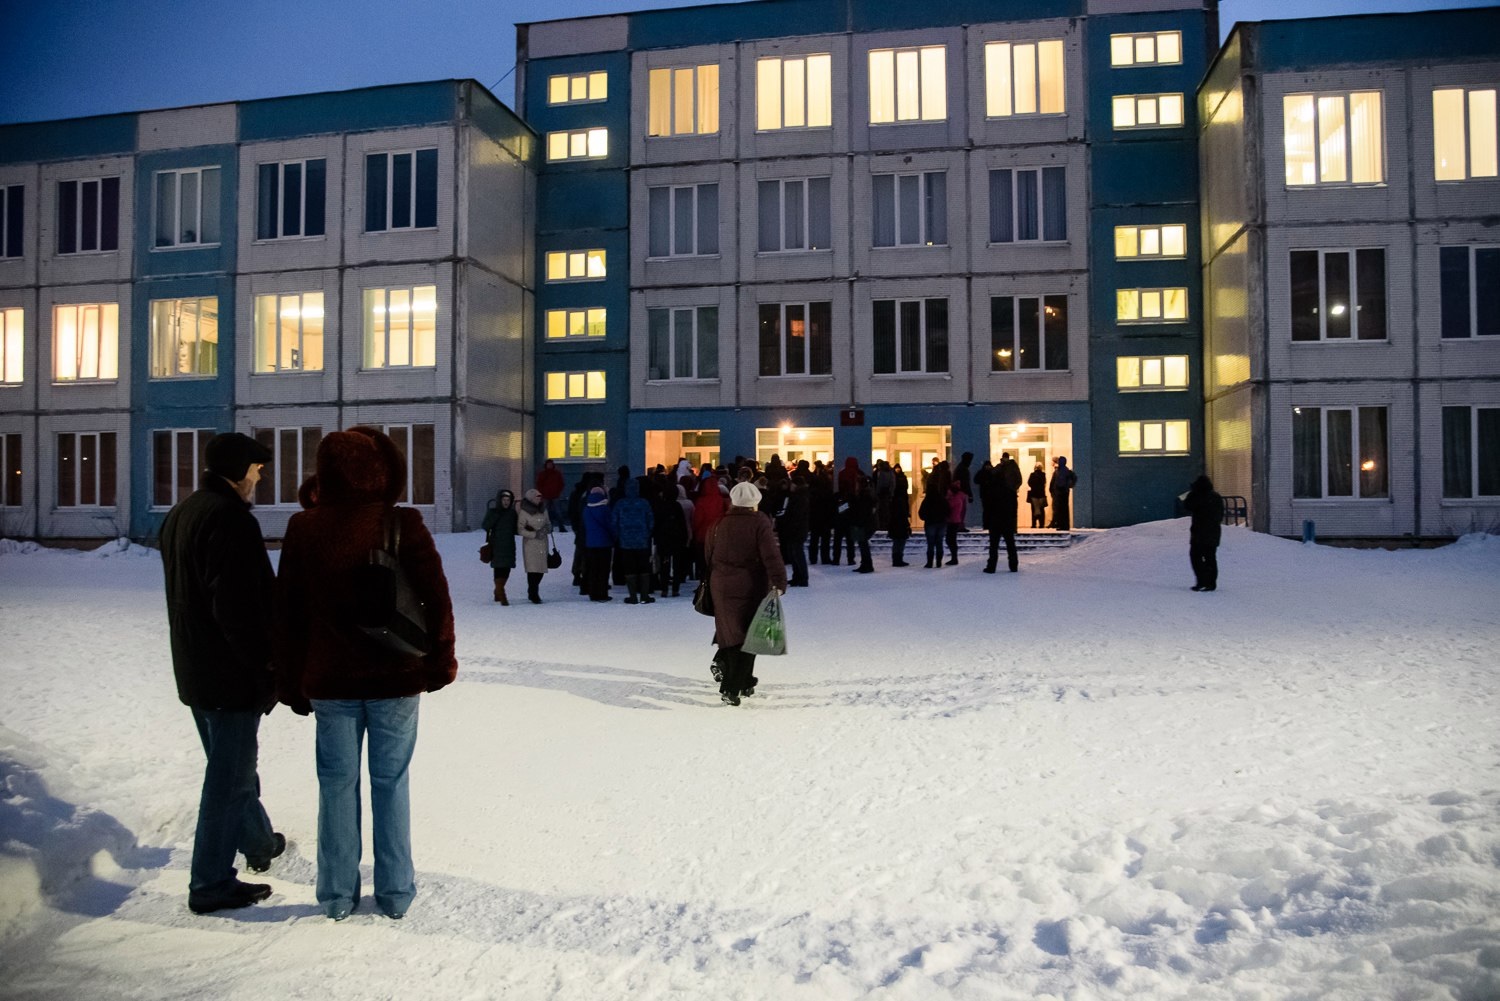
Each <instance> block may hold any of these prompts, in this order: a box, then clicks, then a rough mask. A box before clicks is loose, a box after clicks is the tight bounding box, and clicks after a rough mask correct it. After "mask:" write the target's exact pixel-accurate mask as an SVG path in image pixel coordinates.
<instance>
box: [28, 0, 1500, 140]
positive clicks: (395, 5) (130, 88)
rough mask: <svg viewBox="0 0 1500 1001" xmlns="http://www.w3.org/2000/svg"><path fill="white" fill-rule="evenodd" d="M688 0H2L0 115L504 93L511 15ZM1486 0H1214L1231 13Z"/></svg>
mask: <svg viewBox="0 0 1500 1001" xmlns="http://www.w3.org/2000/svg"><path fill="white" fill-rule="evenodd" d="M695 2H698V0H7V2H5V3H4V4H3V5H0V6H3V7H4V8H5V9H6V11H7V12H6V15H5V18H4V20H5V27H4V30H3V31H0V67H4V72H3V73H0V124H4V123H9V122H27V121H42V120H46V119H52V118H75V117H78V116H81V115H97V114H109V113H113V112H120V111H144V110H149V109H153V108H172V107H178V106H182V105H191V104H207V103H212V102H216V101H234V100H244V99H250V98H257V97H276V96H280V95H284V94H299V93H308V92H316V91H325V90H348V89H350V88H353V87H365V86H371V85H375V84H386V83H402V82H407V81H415V80H442V79H449V78H462V77H474V78H475V79H477V80H479V81H480V82H481V83H483V84H485V85H486V86H489V87H490V88H491V89H492V90H493V91H494V92H495V95H496V96H497V97H499V98H500V99H501V100H502V101H504V102H505V103H507V104H512V103H514V98H515V84H514V80H513V78H512V76H511V75H510V74H511V70H512V68H513V67H514V64H515V27H514V25H515V22H517V21H541V20H548V19H551V18H561V17H576V16H581V15H589V14H607V13H614V12H619V11H631V10H643V9H648V8H657V7H686V6H690V5H692V4H693V3H695ZM1488 6H1493V2H1492V0H1220V8H1219V10H1220V21H1221V23H1222V26H1223V30H1224V31H1225V32H1227V31H1228V30H1229V27H1230V25H1232V24H1233V23H1234V22H1235V21H1260V20H1269V19H1272V18H1276V17H1282V16H1286V15H1288V14H1296V15H1298V16H1304V17H1316V16H1323V15H1331V14H1354V13H1386V12H1391V11H1408V10H1433V9H1438V8H1447V7H1488Z"/></svg>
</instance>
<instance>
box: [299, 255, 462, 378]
mask: <svg viewBox="0 0 1500 1001" xmlns="http://www.w3.org/2000/svg"><path fill="white" fill-rule="evenodd" d="M420 285H434V286H436V288H437V334H436V338H435V347H436V352H435V361H436V364H434V365H431V366H425V367H411V368H380V369H364V368H363V367H362V363H363V350H364V291H365V289H378V288H412V287H416V286H420ZM453 293H454V280H453V265H452V264H451V263H424V264H400V265H383V266H370V267H364V268H350V269H347V270H346V271H345V272H344V289H343V316H344V317H345V318H347V322H344V323H343V324H341V327H340V329H341V330H342V331H344V336H343V337H341V338H340V339H339V346H340V359H339V364H340V366H341V368H342V371H343V385H344V399H345V400H347V401H350V402H355V401H366V400H410V399H431V398H433V397H448V396H449V395H450V394H451V393H452V389H453V379H452V372H453V339H454V338H453V329H454V327H453V324H454V295H453ZM327 364H333V360H332V359H331V358H330V359H328V360H327Z"/></svg>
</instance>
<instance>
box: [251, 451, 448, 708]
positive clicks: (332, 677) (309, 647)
mask: <svg viewBox="0 0 1500 1001" xmlns="http://www.w3.org/2000/svg"><path fill="white" fill-rule="evenodd" d="M317 463H318V496H317V503H316V505H315V506H314V507H312V508H311V509H309V510H306V511H302V512H300V513H298V514H294V515H293V516H292V518H291V520H290V521H289V522H287V528H286V538H285V539H284V541H283V542H282V547H281V569H280V573H279V574H278V576H277V580H276V628H275V633H274V636H275V642H274V647H273V648H274V650H275V660H276V673H277V679H276V680H277V693H278V695H279V697H280V699H281V701H283V702H285V703H286V704H287V705H290V706H292V707H293V708H294V709H298V710H299V711H305V710H306V709H307V703H308V700H310V699H389V698H404V697H406V696H409V695H416V694H418V693H421V692H435V691H437V690H438V689H440V688H442V687H444V686H445V685H447V684H449V683H450V682H452V681H453V679H454V677H455V676H456V675H457V673H458V662H457V661H456V660H455V659H454V655H453V603H452V601H451V599H450V598H449V595H448V579H447V578H446V577H445V576H444V575H443V562H442V559H441V558H440V557H439V556H438V552H437V547H436V546H435V545H434V544H433V541H432V536H431V534H429V533H428V531H427V526H426V525H424V524H423V523H422V515H421V513H420V512H418V511H417V510H416V509H414V508H409V507H395V502H396V499H397V498H399V497H400V496H401V495H402V494H403V493H404V492H405V490H406V460H405V459H404V457H403V456H402V455H401V451H400V449H398V448H397V447H396V444H395V443H394V442H392V441H391V439H390V438H388V437H386V436H385V435H384V434H382V433H381V432H380V431H377V430H375V429H374V428H365V427H359V428H351V429H350V430H348V431H335V432H333V433H332V434H329V435H326V436H325V437H324V438H323V441H322V444H320V445H319V446H318V460H317ZM388 513H390V514H391V515H392V516H393V517H394V518H395V521H396V523H397V524H398V525H399V528H400V533H401V542H400V547H399V549H398V550H397V556H398V558H399V560H400V562H401V567H402V570H403V571H404V572H405V574H406V577H407V580H408V581H409V582H410V584H411V586H412V588H413V589H414V590H415V591H416V593H417V594H418V595H419V596H420V597H421V599H422V601H423V602H424V603H425V605H426V609H427V630H428V635H429V636H430V637H431V639H432V643H433V649H432V652H431V653H428V654H426V655H425V656H407V655H403V654H398V653H393V652H391V651H389V650H386V649H385V648H384V647H382V646H380V645H379V644H377V643H376V642H375V641H374V640H372V639H370V638H369V637H368V636H366V635H365V634H364V633H363V632H362V631H361V630H360V629H359V627H358V626H357V625H356V624H355V623H356V618H357V616H356V609H355V607H354V596H353V593H352V590H353V589H352V587H351V586H350V582H351V580H352V579H353V577H354V576H355V572H356V569H357V568H359V567H361V566H363V565H365V564H366V563H367V562H368V560H369V554H370V551H371V550H372V549H377V548H384V547H385V545H386V539H385V534H386V533H385V526H386V518H387V514H388Z"/></svg>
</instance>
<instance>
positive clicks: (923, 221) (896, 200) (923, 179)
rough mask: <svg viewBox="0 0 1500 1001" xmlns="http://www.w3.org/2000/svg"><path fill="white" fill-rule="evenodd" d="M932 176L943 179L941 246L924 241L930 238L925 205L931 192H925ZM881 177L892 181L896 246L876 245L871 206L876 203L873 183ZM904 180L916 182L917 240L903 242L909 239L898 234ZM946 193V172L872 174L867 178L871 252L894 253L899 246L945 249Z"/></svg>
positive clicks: (946, 229)
mask: <svg viewBox="0 0 1500 1001" xmlns="http://www.w3.org/2000/svg"><path fill="white" fill-rule="evenodd" d="M934 174H941V175H942V177H943V201H942V202H941V203H940V204H941V205H942V212H943V237H944V239H943V242H942V243H937V242H935V241H931V240H928V239H927V237H929V236H931V235H932V219H930V218H929V213H928V211H927V203H928V202H929V201H931V200H932V198H931V192H930V191H929V190H928V189H929V188H930V187H931V182H930V181H929V180H928V178H929V177H932V176H933V175H934ZM880 177H889V178H891V213H892V216H891V218H892V219H894V220H895V225H896V236H895V240H896V242H895V243H876V242H875V227H874V225H873V215H874V203H875V197H876V196H875V193H874V191H875V180H876V178H880ZM903 177H915V178H916V179H917V233H916V239H915V240H906V239H903V237H905V236H908V235H909V234H905V233H902V232H901V215H902V213H901V204H902V202H901V179H902V178H903ZM947 193H948V172H947V171H946V170H920V171H903V172H901V173H886V172H884V171H882V172H880V173H876V174H871V175H870V204H871V216H872V224H871V227H870V247H871V249H873V250H893V249H900V248H902V247H946V246H948V239H947V237H948V235H949V233H948V205H947Z"/></svg>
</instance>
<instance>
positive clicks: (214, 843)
mask: <svg viewBox="0 0 1500 1001" xmlns="http://www.w3.org/2000/svg"><path fill="white" fill-rule="evenodd" d="M260 717H261V714H260V713H259V712H255V711H250V712H231V711H229V710H226V709H194V710H193V722H195V723H197V724H198V739H199V740H201V741H203V753H204V754H205V755H207V756H208V764H207V766H206V767H205V768H204V769H203V792H202V793H201V795H200V796H199V798H198V828H197V831H196V832H195V833H194V835H193V861H192V865H191V868H190V873H189V877H188V892H190V893H192V892H203V891H213V890H217V889H221V888H223V887H226V886H228V885H229V884H231V883H233V882H234V881H235V876H236V875H237V873H236V872H235V868H234V856H235V853H236V852H241V851H242V852H244V853H245V854H246V855H269V854H271V852H273V851H274V850H275V838H274V837H273V836H272V831H271V820H270V818H269V817H267V816H266V811H265V809H264V808H263V807H262V806H261V805H260V776H259V775H258V774H257V773H256V756H257V754H258V753H259V750H260V745H259V741H258V734H259V732H260Z"/></svg>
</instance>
